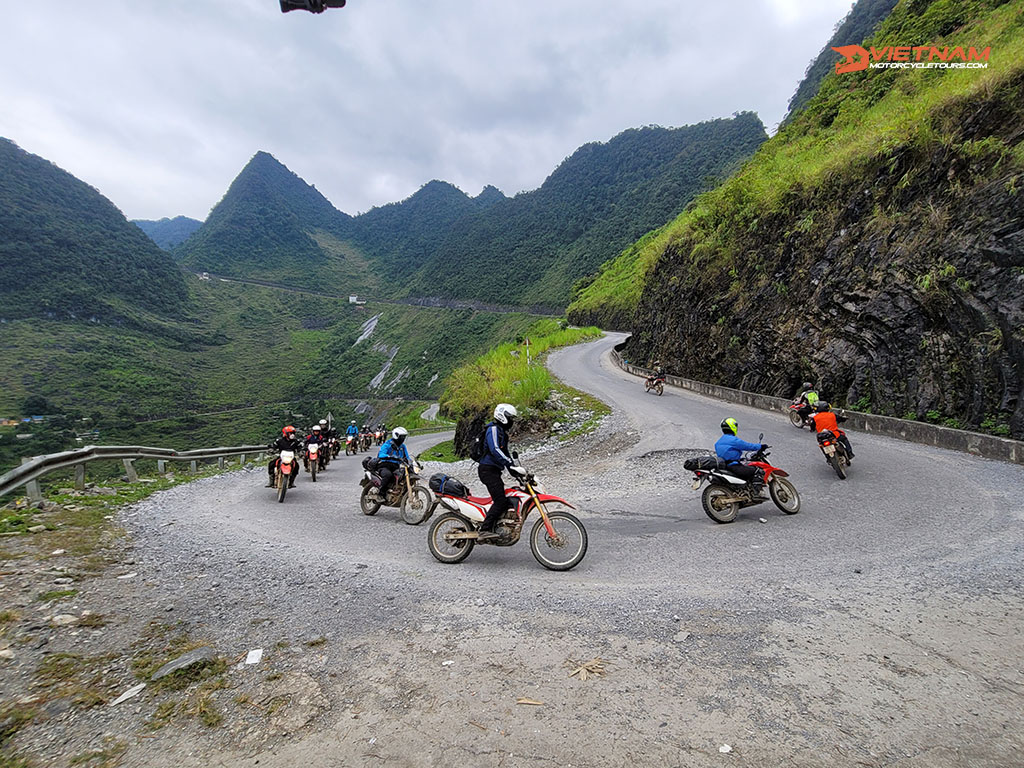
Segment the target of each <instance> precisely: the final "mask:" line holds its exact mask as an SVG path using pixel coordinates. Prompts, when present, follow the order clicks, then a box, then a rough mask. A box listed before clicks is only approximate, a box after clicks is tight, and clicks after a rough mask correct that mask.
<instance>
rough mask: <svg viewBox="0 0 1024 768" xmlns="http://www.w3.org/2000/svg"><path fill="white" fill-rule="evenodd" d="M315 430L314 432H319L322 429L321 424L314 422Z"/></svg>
mask: <svg viewBox="0 0 1024 768" xmlns="http://www.w3.org/2000/svg"><path fill="white" fill-rule="evenodd" d="M313 431H314V432H319V431H320V425H319V424H314V425H313Z"/></svg>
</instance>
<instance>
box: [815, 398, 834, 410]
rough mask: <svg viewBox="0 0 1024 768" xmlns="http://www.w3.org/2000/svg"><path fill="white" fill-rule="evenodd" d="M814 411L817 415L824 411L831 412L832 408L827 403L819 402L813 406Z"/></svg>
mask: <svg viewBox="0 0 1024 768" xmlns="http://www.w3.org/2000/svg"><path fill="white" fill-rule="evenodd" d="M814 410H815V411H817V412H818V413H822V412H824V411H831V410H832V406H831V405H829V404H828V403H826V402H825V401H824V400H819V401H818V402H817V403H816V404H815V406H814Z"/></svg>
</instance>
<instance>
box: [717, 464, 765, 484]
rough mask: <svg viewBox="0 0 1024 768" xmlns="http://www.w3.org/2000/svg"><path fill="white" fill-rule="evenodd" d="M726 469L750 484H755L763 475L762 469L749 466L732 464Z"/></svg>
mask: <svg viewBox="0 0 1024 768" xmlns="http://www.w3.org/2000/svg"><path fill="white" fill-rule="evenodd" d="M726 469H728V470H729V471H730V472H731V473H732V474H734V475H736V477H738V478H740V479H741V480H746V481H747V482H748V483H750V482H753V481H754V480H755V479H757V478H758V477H759V476H760V475H761V469H760V467H752V466H750V465H749V464H730V465H729V466H728V467H726Z"/></svg>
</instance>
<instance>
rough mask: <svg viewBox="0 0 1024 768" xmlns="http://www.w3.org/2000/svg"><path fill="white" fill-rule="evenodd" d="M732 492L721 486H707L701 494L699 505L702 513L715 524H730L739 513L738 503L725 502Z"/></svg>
mask: <svg viewBox="0 0 1024 768" xmlns="http://www.w3.org/2000/svg"><path fill="white" fill-rule="evenodd" d="M730 496H732V491H730V490H729V489H728V488H724V487H722V486H721V485H709V486H708V487H707V488H705V489H704V493H702V494H701V497H700V503H701V506H703V507H704V512H705V514H707V516H708V517H710V518H711V519H712V520H714V521H715V522H716V523H731V522H732V521H733V520H735V519H736V517H737V516H738V515H739V513H740V505H739V502H738V501H731V502H727V501H725V499H727V498H729V497H730Z"/></svg>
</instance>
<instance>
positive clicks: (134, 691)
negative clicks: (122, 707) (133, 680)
mask: <svg viewBox="0 0 1024 768" xmlns="http://www.w3.org/2000/svg"><path fill="white" fill-rule="evenodd" d="M145 687H146V684H145V683H139V684H138V685H133V686H132V687H131V688H129V689H128V690H127V691H125V692H124V693H122V694H121V695H120V696H118V697H117V698H116V699H114V700H113V701H112V702H110V706H114V705H115V704H120V703H121V702H122V701H128V699H131V698H133V697H135V696H138V695H139V694H140V693H142V689H143V688H145Z"/></svg>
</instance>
